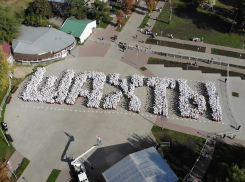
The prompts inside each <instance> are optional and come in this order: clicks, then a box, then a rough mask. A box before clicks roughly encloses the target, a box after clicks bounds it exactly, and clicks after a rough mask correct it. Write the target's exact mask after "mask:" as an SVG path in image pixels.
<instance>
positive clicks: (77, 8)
mask: <svg viewBox="0 0 245 182" xmlns="http://www.w3.org/2000/svg"><path fill="white" fill-rule="evenodd" d="M87 13H88V7H87V6H86V5H85V1H84V0H70V1H68V3H67V4H66V6H65V9H64V16H65V17H70V16H75V17H76V18H77V19H84V18H87Z"/></svg>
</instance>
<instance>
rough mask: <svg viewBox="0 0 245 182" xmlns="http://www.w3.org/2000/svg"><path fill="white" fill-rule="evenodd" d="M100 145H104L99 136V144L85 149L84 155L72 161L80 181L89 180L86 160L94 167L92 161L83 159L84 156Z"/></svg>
mask: <svg viewBox="0 0 245 182" xmlns="http://www.w3.org/2000/svg"><path fill="white" fill-rule="evenodd" d="M100 145H102V142H101V139H100V137H99V136H97V145H94V146H92V147H91V148H90V149H88V150H87V151H85V152H84V153H83V154H82V155H80V156H78V157H77V158H76V159H75V160H73V161H72V162H71V165H72V166H73V167H74V170H75V173H76V175H77V177H78V180H79V182H89V181H88V177H87V174H86V168H85V165H84V162H85V161H86V162H88V163H89V164H90V166H91V168H92V165H91V163H90V162H89V161H88V160H86V159H83V156H84V155H86V154H87V153H89V152H90V151H91V150H93V149H94V148H96V147H97V146H100Z"/></svg>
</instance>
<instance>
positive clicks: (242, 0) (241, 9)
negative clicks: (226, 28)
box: [234, 0, 245, 29]
mask: <svg viewBox="0 0 245 182" xmlns="http://www.w3.org/2000/svg"><path fill="white" fill-rule="evenodd" d="M236 3H237V4H236V5H235V6H234V7H237V8H238V9H237V10H236V8H234V17H235V14H236V13H237V11H238V15H237V17H236V21H237V25H238V26H239V27H240V28H243V29H244V27H245V0H237V1H236Z"/></svg>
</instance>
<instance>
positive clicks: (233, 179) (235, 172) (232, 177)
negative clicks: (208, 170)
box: [226, 164, 245, 182]
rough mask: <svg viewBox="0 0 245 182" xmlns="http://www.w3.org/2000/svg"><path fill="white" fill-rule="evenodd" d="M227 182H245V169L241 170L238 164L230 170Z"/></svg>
mask: <svg viewBox="0 0 245 182" xmlns="http://www.w3.org/2000/svg"><path fill="white" fill-rule="evenodd" d="M226 181H227V182H243V181H245V169H244V168H241V169H240V168H239V166H238V165H237V164H236V165H234V166H232V167H231V168H230V169H229V170H228V177H227V178H226Z"/></svg>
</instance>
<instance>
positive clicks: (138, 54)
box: [136, 53, 139, 66]
mask: <svg viewBox="0 0 245 182" xmlns="http://www.w3.org/2000/svg"><path fill="white" fill-rule="evenodd" d="M136 55H137V59H136V66H138V56H139V54H138V53H137V54H136Z"/></svg>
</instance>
